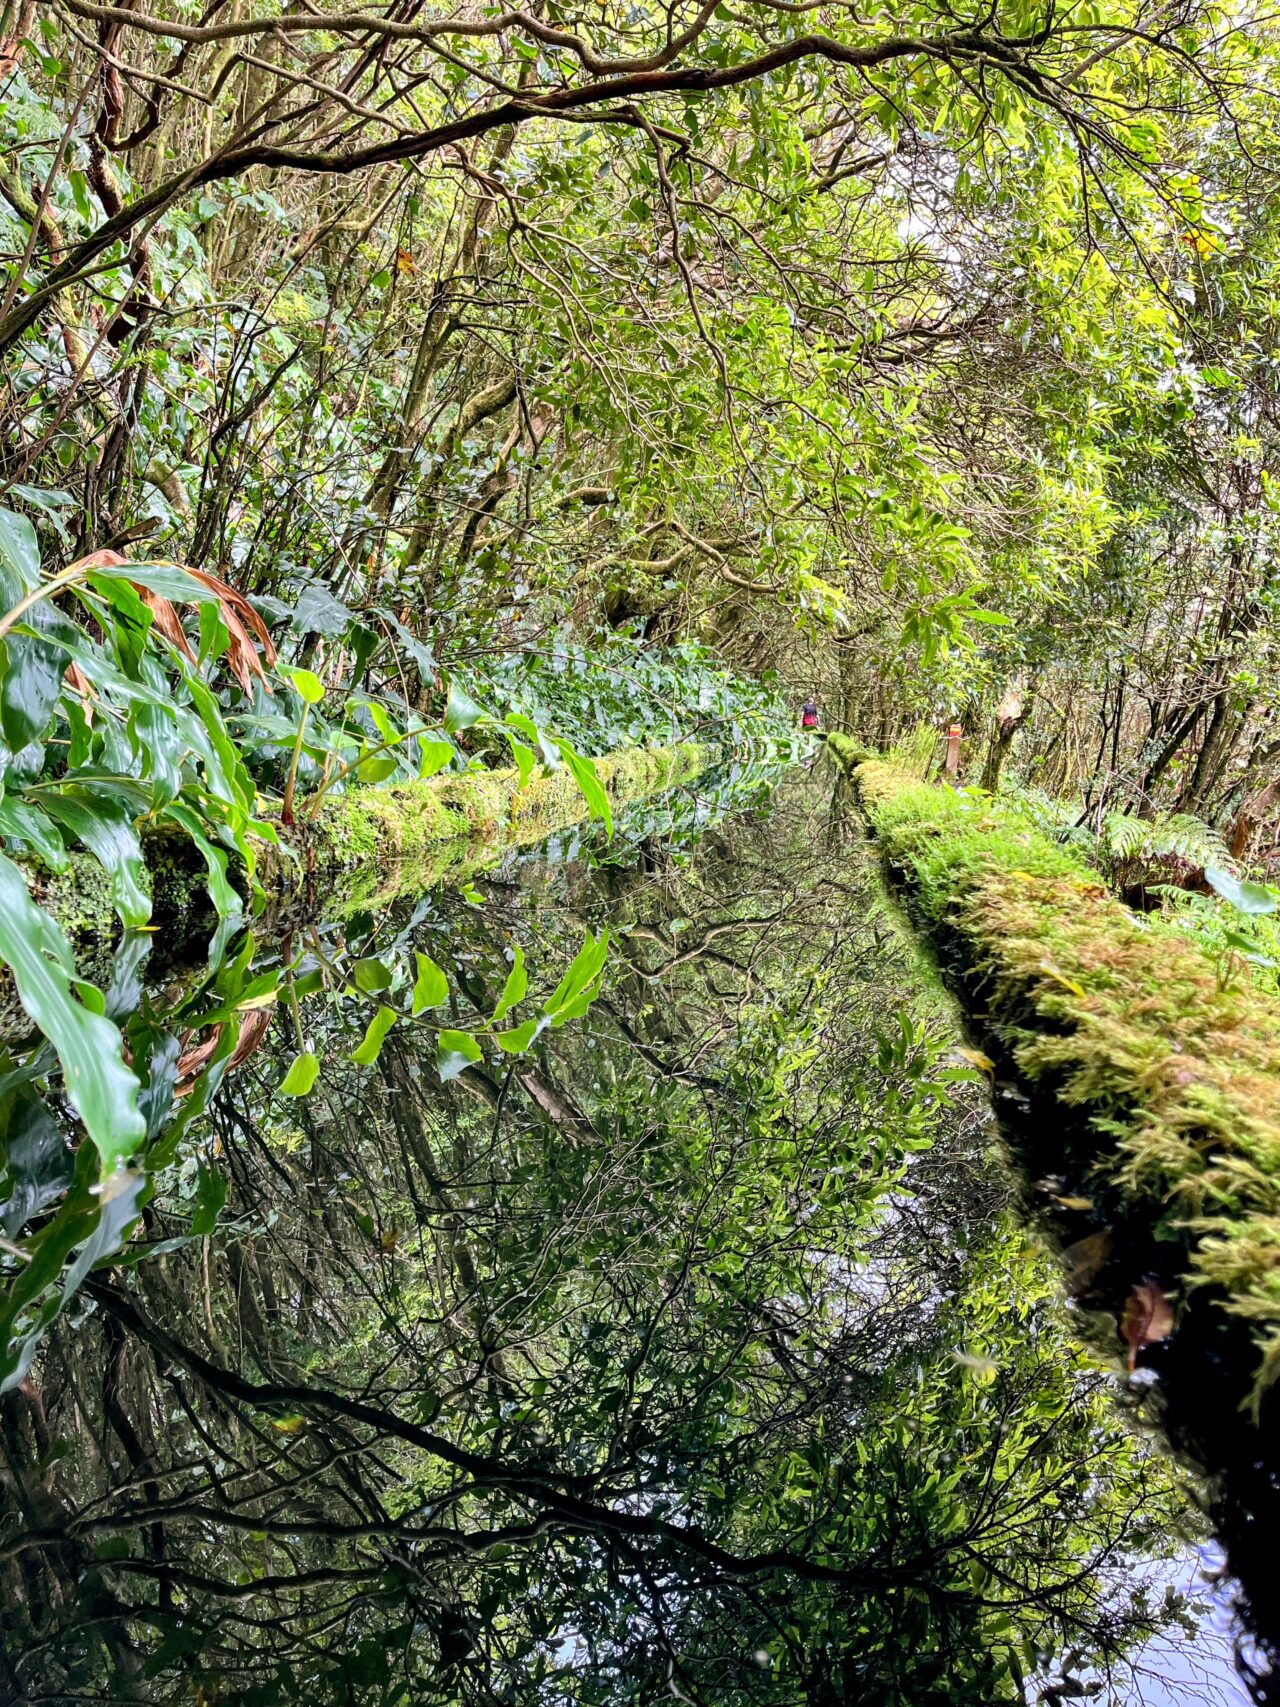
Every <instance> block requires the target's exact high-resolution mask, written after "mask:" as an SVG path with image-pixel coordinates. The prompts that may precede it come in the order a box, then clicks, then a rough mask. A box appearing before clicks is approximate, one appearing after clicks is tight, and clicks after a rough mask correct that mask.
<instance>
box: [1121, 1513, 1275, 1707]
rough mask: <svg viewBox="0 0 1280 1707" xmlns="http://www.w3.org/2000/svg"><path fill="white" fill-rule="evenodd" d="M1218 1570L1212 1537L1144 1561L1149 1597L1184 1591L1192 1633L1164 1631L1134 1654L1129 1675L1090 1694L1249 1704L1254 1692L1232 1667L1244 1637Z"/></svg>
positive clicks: (1176, 1704)
mask: <svg viewBox="0 0 1280 1707" xmlns="http://www.w3.org/2000/svg"><path fill="white" fill-rule="evenodd" d="M1223 1570H1224V1559H1223V1554H1222V1551H1221V1549H1220V1548H1218V1547H1217V1546H1216V1545H1214V1544H1212V1543H1209V1544H1206V1545H1204V1546H1202V1547H1199V1548H1198V1549H1194V1550H1190V1549H1189V1550H1188V1551H1187V1552H1186V1553H1185V1554H1184V1555H1183V1556H1182V1557H1181V1558H1180V1559H1175V1560H1172V1561H1169V1562H1167V1563H1165V1564H1163V1565H1160V1566H1155V1567H1153V1566H1149V1565H1148V1566H1145V1567H1143V1569H1142V1572H1141V1575H1142V1578H1143V1580H1144V1581H1146V1582H1148V1583H1149V1584H1150V1586H1151V1598H1152V1600H1153V1601H1155V1600H1158V1599H1159V1598H1161V1597H1162V1596H1163V1594H1164V1592H1165V1590H1166V1589H1167V1588H1172V1589H1173V1590H1174V1591H1175V1592H1177V1593H1180V1594H1182V1595H1184V1596H1185V1597H1186V1600H1187V1602H1188V1610H1189V1612H1190V1614H1191V1617H1192V1619H1193V1621H1194V1624H1195V1633H1194V1635H1193V1634H1192V1633H1191V1632H1190V1631H1181V1630H1178V1629H1172V1630H1166V1631H1163V1632H1162V1633H1161V1634H1159V1635H1158V1636H1156V1637H1154V1638H1153V1639H1152V1640H1151V1641H1150V1642H1148V1643H1147V1644H1146V1646H1145V1647H1144V1648H1142V1649H1141V1650H1140V1651H1139V1652H1138V1653H1136V1654H1135V1655H1134V1656H1133V1675H1132V1676H1131V1677H1130V1678H1129V1679H1128V1681H1127V1682H1126V1683H1125V1684H1123V1685H1118V1684H1113V1685H1112V1688H1111V1690H1110V1692H1109V1693H1107V1692H1104V1694H1103V1695H1102V1696H1101V1697H1095V1699H1098V1700H1102V1701H1105V1702H1108V1703H1114V1704H1115V1707H1120V1704H1121V1703H1125V1704H1128V1703H1133V1704H1134V1707H1250V1703H1251V1702H1252V1701H1253V1697H1252V1696H1251V1695H1250V1693H1249V1691H1248V1689H1247V1688H1246V1687H1245V1684H1244V1682H1243V1680H1242V1679H1241V1677H1240V1675H1239V1673H1238V1671H1237V1669H1236V1660H1235V1655H1236V1644H1237V1640H1241V1641H1243V1639H1242V1638H1240V1637H1239V1635H1238V1628H1237V1625H1236V1620H1235V1616H1234V1614H1233V1611H1232V1593H1233V1585H1232V1583H1231V1581H1230V1579H1229V1578H1224V1577H1223V1576H1222V1572H1223ZM1245 1653H1246V1657H1248V1655H1249V1650H1248V1648H1247V1646H1246V1647H1245Z"/></svg>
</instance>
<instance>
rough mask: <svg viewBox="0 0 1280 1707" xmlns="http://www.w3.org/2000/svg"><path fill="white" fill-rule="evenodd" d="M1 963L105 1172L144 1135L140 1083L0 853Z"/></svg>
mask: <svg viewBox="0 0 1280 1707" xmlns="http://www.w3.org/2000/svg"><path fill="white" fill-rule="evenodd" d="M0 959H2V960H3V961H4V962H5V964H6V965H7V966H8V967H9V969H10V970H11V971H12V973H13V981H14V983H15V984H16V985H17V989H18V999H19V1001H21V1003H22V1005H23V1007H24V1008H25V1009H26V1011H27V1013H29V1014H30V1016H31V1018H32V1019H33V1020H34V1021H35V1023H36V1025H37V1026H38V1027H39V1028H40V1030H41V1031H42V1032H43V1033H44V1035H45V1036H46V1037H47V1038H48V1039H49V1041H50V1042H51V1043H52V1044H53V1047H54V1049H55V1050H56V1051H57V1055H58V1059H59V1061H60V1062H61V1063H62V1070H63V1073H64V1074H65V1076H66V1087H67V1096H68V1097H69V1098H70V1100H71V1103H72V1106H73V1107H74V1108H75V1110H76V1112H77V1113H78V1114H79V1116H80V1118H81V1120H83V1121H84V1124H85V1130H86V1131H87V1132H88V1134H89V1137H90V1138H91V1139H92V1140H93V1143H94V1146H95V1148H96V1149H97V1151H98V1154H99V1155H100V1156H101V1158H102V1164H103V1168H104V1170H110V1169H112V1168H114V1167H115V1166H116V1164H117V1163H118V1162H120V1161H122V1160H123V1159H124V1158H125V1157H126V1156H131V1155H132V1154H133V1152H134V1151H135V1150H136V1149H137V1148H138V1146H139V1144H141V1142H142V1140H143V1138H144V1136H145V1135H146V1127H145V1123H144V1121H143V1118H142V1115H141V1113H140V1112H139V1109H138V1081H137V1079H135V1078H134V1076H133V1074H132V1073H131V1072H130V1071H129V1069H128V1068H127V1067H126V1066H125V1064H124V1053H123V1050H122V1048H121V1043H120V1034H119V1032H118V1031H117V1030H116V1028H115V1027H114V1026H113V1025H112V1024H111V1022H110V1021H109V1020H106V1019H104V1018H103V1017H102V1016H101V1015H100V1014H95V1013H92V1012H90V1010H89V1009H88V1008H87V1007H85V1006H84V1004H83V1003H82V1002H80V1001H78V1000H77V999H76V997H75V996H74V995H73V993H72V984H73V981H74V979H75V964H74V962H73V960H72V958H71V949H70V947H69V946H68V943H67V939H66V938H65V937H64V936H63V934H62V932H61V931H60V930H59V929H58V926H57V925H56V924H55V923H54V921H53V920H52V919H51V918H50V917H49V915H48V914H47V913H46V912H44V911H43V910H42V909H41V908H39V907H37V906H36V904H35V902H34V901H33V900H32V899H31V896H30V895H29V894H28V893H27V886H26V884H25V883H24V882H23V881H22V874H21V872H20V871H19V870H18V868H17V866H16V865H14V864H13V862H12V860H9V859H6V858H5V857H4V855H3V854H0Z"/></svg>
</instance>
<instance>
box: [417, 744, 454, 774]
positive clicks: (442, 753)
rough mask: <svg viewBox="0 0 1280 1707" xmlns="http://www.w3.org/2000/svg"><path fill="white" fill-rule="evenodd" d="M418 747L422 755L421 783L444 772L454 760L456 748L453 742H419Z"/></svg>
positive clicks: (420, 759)
mask: <svg viewBox="0 0 1280 1707" xmlns="http://www.w3.org/2000/svg"><path fill="white" fill-rule="evenodd" d="M418 745H419V751H420V753H421V757H420V758H419V760H418V778H419V781H421V782H425V781H426V780H427V778H428V777H432V776H435V775H436V774H437V772H439V771H442V770H443V769H444V767H445V766H446V765H447V764H449V763H450V762H451V761H452V759H453V755H454V751H455V748H454V745H453V742H452V741H419V743H418Z"/></svg>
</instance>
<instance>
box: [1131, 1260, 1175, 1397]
mask: <svg viewBox="0 0 1280 1707" xmlns="http://www.w3.org/2000/svg"><path fill="white" fill-rule="evenodd" d="M1173 1328H1174V1321H1173V1305H1172V1304H1171V1303H1170V1302H1169V1300H1168V1299H1167V1298H1166V1297H1165V1295H1164V1293H1163V1292H1162V1291H1161V1290H1160V1288H1159V1287H1158V1286H1157V1285H1156V1283H1155V1281H1154V1280H1140V1281H1139V1282H1138V1284H1137V1285H1136V1286H1135V1287H1134V1289H1133V1291H1132V1292H1131V1293H1130V1294H1129V1296H1128V1297H1127V1298H1126V1299H1125V1301H1124V1310H1123V1312H1122V1313H1121V1316H1120V1337H1121V1339H1122V1340H1123V1341H1124V1343H1125V1344H1126V1345H1127V1346H1128V1347H1129V1373H1130V1374H1131V1375H1132V1374H1133V1371H1134V1370H1135V1368H1136V1367H1137V1362H1138V1353H1139V1352H1140V1351H1142V1350H1143V1349H1144V1347H1146V1346H1149V1345H1157V1344H1159V1342H1160V1341H1161V1340H1167V1339H1168V1337H1169V1335H1170V1334H1171V1333H1172V1332H1173Z"/></svg>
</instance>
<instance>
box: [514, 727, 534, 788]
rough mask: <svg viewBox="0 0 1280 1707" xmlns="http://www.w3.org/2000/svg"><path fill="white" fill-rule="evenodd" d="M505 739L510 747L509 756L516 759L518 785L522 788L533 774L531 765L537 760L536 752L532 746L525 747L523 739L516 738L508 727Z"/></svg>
mask: <svg viewBox="0 0 1280 1707" xmlns="http://www.w3.org/2000/svg"><path fill="white" fill-rule="evenodd" d="M507 741H508V743H509V744H510V747H511V756H512V758H513V759H514V760H515V761H516V769H517V770H518V771H519V772H520V782H519V786H520V787H521V788H523V787H524V785H525V783H526V782H528V780H529V778H530V777H531V776H532V775H533V767H534V765H536V764H537V762H538V758H537V754H536V753H535V752H534V751H533V749H532V747H526V746H525V744H524V742H523V741H521V740H519V739H517V737H516V736H515V735H513V734H512V733H511V731H510V730H509V729H508V730H507Z"/></svg>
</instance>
